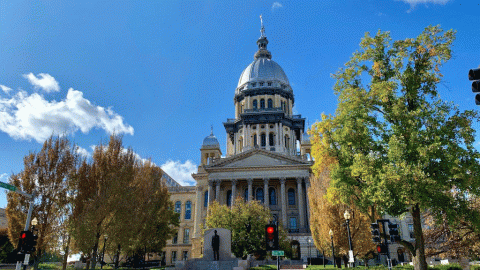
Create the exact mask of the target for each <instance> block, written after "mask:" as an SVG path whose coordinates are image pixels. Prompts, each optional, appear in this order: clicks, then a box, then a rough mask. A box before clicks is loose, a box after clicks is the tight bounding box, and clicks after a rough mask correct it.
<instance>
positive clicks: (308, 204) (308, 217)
mask: <svg viewBox="0 0 480 270" xmlns="http://www.w3.org/2000/svg"><path fill="white" fill-rule="evenodd" d="M309 188H310V179H308V178H305V200H306V202H307V216H306V217H307V219H306V220H307V223H306V224H305V225H307V226H309V227H310V202H309V200H308V189H309Z"/></svg>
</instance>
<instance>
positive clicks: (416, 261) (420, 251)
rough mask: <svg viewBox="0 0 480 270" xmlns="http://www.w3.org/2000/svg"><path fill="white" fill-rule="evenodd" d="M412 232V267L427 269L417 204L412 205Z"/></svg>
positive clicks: (419, 269) (420, 269) (418, 269)
mask: <svg viewBox="0 0 480 270" xmlns="http://www.w3.org/2000/svg"><path fill="white" fill-rule="evenodd" d="M412 218H413V232H414V234H415V253H414V257H413V267H414V269H415V270H427V260H426V258H425V240H424V239H423V232H422V219H421V215H420V207H419V205H418V204H416V205H415V206H413V207H412Z"/></svg>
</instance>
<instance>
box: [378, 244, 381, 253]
mask: <svg viewBox="0 0 480 270" xmlns="http://www.w3.org/2000/svg"><path fill="white" fill-rule="evenodd" d="M377 252H378V253H382V246H381V245H377Z"/></svg>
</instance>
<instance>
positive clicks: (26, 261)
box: [23, 253, 30, 265]
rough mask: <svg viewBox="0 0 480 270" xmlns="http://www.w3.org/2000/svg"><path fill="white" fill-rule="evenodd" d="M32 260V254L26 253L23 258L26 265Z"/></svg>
mask: <svg viewBox="0 0 480 270" xmlns="http://www.w3.org/2000/svg"><path fill="white" fill-rule="evenodd" d="M29 260H30V254H28V253H27V254H25V260H23V264H24V265H28V261H29Z"/></svg>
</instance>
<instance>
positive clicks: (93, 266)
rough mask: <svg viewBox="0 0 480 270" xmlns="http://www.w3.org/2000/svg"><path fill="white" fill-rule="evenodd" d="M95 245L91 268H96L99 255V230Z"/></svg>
mask: <svg viewBox="0 0 480 270" xmlns="http://www.w3.org/2000/svg"><path fill="white" fill-rule="evenodd" d="M95 238H96V239H95V245H94V246H93V251H92V259H91V261H92V264H91V268H90V269H95V266H96V264H97V257H98V241H100V232H99V231H97V235H96V236H95Z"/></svg>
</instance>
